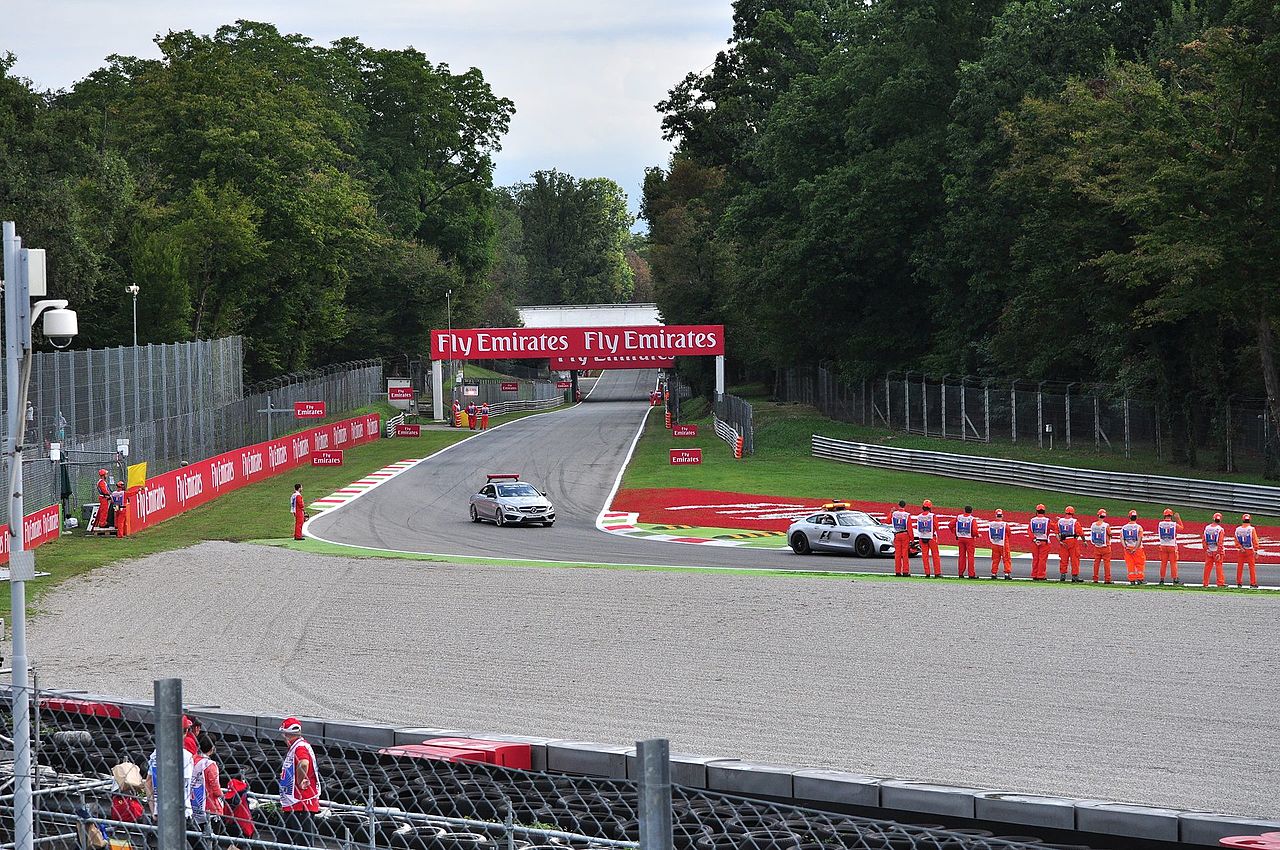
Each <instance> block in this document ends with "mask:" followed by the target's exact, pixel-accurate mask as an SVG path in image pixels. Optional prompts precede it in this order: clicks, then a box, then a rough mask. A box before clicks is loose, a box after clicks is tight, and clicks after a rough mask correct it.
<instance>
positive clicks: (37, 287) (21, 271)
mask: <svg viewBox="0 0 1280 850" xmlns="http://www.w3.org/2000/svg"><path fill="white" fill-rule="evenodd" d="M3 235H4V343H5V346H4V355H5V358H4V365H5V381H6V384H7V385H8V388H9V391H8V392H7V393H6V394H5V395H6V401H7V407H8V410H7V413H8V417H9V418H8V426H9V433H8V434H7V435H6V436H5V447H4V448H5V456H6V457H7V459H8V461H9V600H10V605H11V607H12V612H11V616H12V617H13V693H12V698H13V703H12V704H13V781H14V784H13V834H14V843H13V846H14V848H15V850H32V848H33V847H34V846H35V819H34V812H33V797H32V787H33V782H32V780H33V776H34V769H33V766H32V764H31V728H30V721H31V692H30V691H29V690H28V689H27V687H28V686H27V679H28V676H29V669H28V664H27V586H26V583H27V582H28V581H30V580H31V579H33V578H35V575H36V561H35V556H34V555H33V554H32V553H31V552H29V551H27V549H26V547H25V541H24V540H23V539H22V530H23V526H24V525H25V523H24V522H23V515H24V512H23V507H22V447H23V441H24V440H25V438H26V427H27V421H26V417H25V416H23V411H24V410H25V409H26V406H27V384H28V383H29V382H30V380H31V361H32V356H31V354H32V351H31V329H32V328H33V327H35V324H36V320H37V319H38V318H40V316H41V314H43V315H44V326H43V330H44V335H45V338H46V339H48V340H49V343H50V344H51V345H53V347H54V348H66V347H67V346H69V345H71V340H72V338H73V337H75V336H76V334H77V333H78V331H79V327H78V324H77V321H76V314H75V311H74V310H68V309H67V302H66V301H63V300H61V299H57V300H46V301H37V302H36V303H35V304H32V303H31V298H32V296H42V295H44V294H45V268H44V251H43V250H42V249H35V248H27V249H24V248H23V247H22V240H21V239H19V238H18V235H17V229H16V227H15V225H14V223H13V222H12V221H6V222H4V224H3Z"/></svg>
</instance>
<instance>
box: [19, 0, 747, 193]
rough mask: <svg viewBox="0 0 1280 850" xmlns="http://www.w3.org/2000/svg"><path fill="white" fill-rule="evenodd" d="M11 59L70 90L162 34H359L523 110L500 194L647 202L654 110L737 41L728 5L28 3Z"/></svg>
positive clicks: (583, 1) (698, 0)
mask: <svg viewBox="0 0 1280 850" xmlns="http://www.w3.org/2000/svg"><path fill="white" fill-rule="evenodd" d="M3 6H4V7H5V8H6V10H7V14H6V15H5V21H4V26H3V28H0V51H6V50H7V51H10V52H12V53H14V54H15V55H16V56H17V57H18V61H17V64H16V65H15V67H14V70H13V72H14V73H16V74H18V75H20V76H24V77H29V78H30V79H31V80H33V81H34V82H35V83H36V85H37V86H39V87H42V88H51V89H58V88H65V87H69V86H70V85H72V84H73V83H75V82H76V81H77V80H79V79H80V78H82V77H84V76H85V75H86V74H88V73H89V72H90V71H92V70H94V69H95V68H98V67H99V66H101V65H102V64H103V61H104V59H105V57H106V56H107V55H109V54H111V53H120V54H125V55H132V56H143V57H156V56H158V55H159V51H158V50H157V49H156V46H155V44H154V43H153V42H152V39H153V37H154V36H155V35H156V34H157V33H163V32H167V31H168V30H184V29H190V30H195V31H196V32H198V33H210V32H212V31H213V30H214V29H216V28H217V27H218V26H219V25H221V24H225V23H230V22H232V21H235V20H236V19H238V18H248V19H250V20H258V21H269V22H271V23H273V24H275V25H276V26H277V27H278V28H279V29H280V30H281V31H283V32H286V33H293V32H296V33H301V34H303V35H305V36H308V37H310V38H312V39H313V40H314V41H316V42H319V43H328V42H329V41H331V40H333V39H335V38H339V37H341V36H347V35H354V36H356V37H358V38H359V39H360V40H361V41H363V42H364V43H365V44H368V45H370V46H373V47H385V48H396V47H404V46H407V45H412V46H414V47H416V48H418V49H419V50H421V51H422V52H423V53H425V54H426V55H427V57H428V58H429V59H431V60H432V61H433V62H447V63H448V64H449V66H450V67H451V68H453V69H455V70H457V71H462V70H465V69H466V68H469V67H471V66H475V67H477V68H479V69H480V70H481V71H483V72H484V75H485V79H487V80H488V81H489V82H490V84H491V85H492V86H493V89H494V91H495V92H496V93H497V94H499V95H501V96H503V97H509V98H511V99H512V100H513V101H515V104H516V115H515V118H514V119H512V122H511V130H510V132H509V133H508V134H507V136H506V138H505V139H504V141H503V149H502V151H501V152H500V153H499V154H498V155H497V174H496V176H495V180H496V182H497V183H498V184H500V185H506V184H509V183H514V182H517V181H519V180H522V179H524V178H526V177H527V176H528V175H529V174H530V173H531V172H533V171H535V170H537V169H540V168H559V169H560V170H562V171H567V172H569V173H570V174H573V175H574V176H576V177H597V176H603V177H612V178H613V179H614V180H616V181H618V183H620V184H621V185H622V187H623V188H624V189H625V190H626V192H627V195H628V197H629V198H630V200H631V209H632V212H635V211H636V210H637V209H638V206H639V197H640V183H641V180H642V179H643V177H644V169H645V168H646V167H648V166H651V165H664V164H666V161H667V157H668V155H669V154H670V150H671V148H670V145H669V144H668V143H666V142H664V141H663V140H662V135H661V132H660V128H659V121H660V118H659V116H658V114H657V112H655V111H654V108H653V106H654V104H655V103H657V102H658V101H659V100H661V99H662V98H663V97H664V96H665V94H666V92H667V90H668V89H670V87H671V86H672V85H673V84H674V83H676V82H677V81H679V79H680V78H681V77H683V76H684V75H685V74H686V73H688V72H689V71H697V70H702V69H704V68H706V67H707V66H708V65H709V64H710V63H711V61H712V59H714V58H715V54H716V51H717V50H719V49H720V48H721V47H722V46H723V45H724V43H725V40H726V39H727V38H728V36H729V31H730V24H731V16H732V10H731V8H730V0H452V2H444V0H358V2H345V3H335V2H330V1H329V0H269V2H245V0H226V2H222V1H221V0H43V2H39V0H16V4H15V3H14V2H12V0H11V2H5V3H3Z"/></svg>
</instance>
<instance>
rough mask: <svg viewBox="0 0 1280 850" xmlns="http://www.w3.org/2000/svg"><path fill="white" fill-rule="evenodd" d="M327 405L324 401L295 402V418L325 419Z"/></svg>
mask: <svg viewBox="0 0 1280 850" xmlns="http://www.w3.org/2000/svg"><path fill="white" fill-rule="evenodd" d="M324 411H325V403H324V402H323V401H295V402H294V403H293V416H294V418H295V419H324V417H325V412H324Z"/></svg>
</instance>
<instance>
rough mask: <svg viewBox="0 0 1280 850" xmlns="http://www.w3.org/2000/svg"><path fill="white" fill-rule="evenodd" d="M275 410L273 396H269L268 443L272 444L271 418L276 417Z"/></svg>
mask: <svg viewBox="0 0 1280 850" xmlns="http://www.w3.org/2000/svg"><path fill="white" fill-rule="evenodd" d="M273 410H274V408H272V407H271V396H267V441H268V442H270V441H271V439H272V431H271V417H272V416H273V415H274V413H273Z"/></svg>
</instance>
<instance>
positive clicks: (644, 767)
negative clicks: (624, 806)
mask: <svg viewBox="0 0 1280 850" xmlns="http://www.w3.org/2000/svg"><path fill="white" fill-rule="evenodd" d="M636 760H637V762H638V763H639V767H640V788H639V789H638V790H639V792H640V800H639V803H640V806H639V809H640V810H639V812H638V813H637V814H638V816H639V820H640V850H671V846H672V840H673V839H672V826H671V824H672V820H673V817H672V811H671V744H670V742H669V741H667V740H666V739H665V738H654V739H652V740H649V741H637V742H636Z"/></svg>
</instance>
